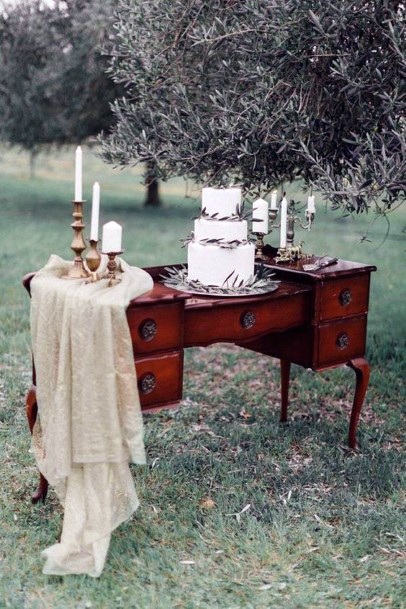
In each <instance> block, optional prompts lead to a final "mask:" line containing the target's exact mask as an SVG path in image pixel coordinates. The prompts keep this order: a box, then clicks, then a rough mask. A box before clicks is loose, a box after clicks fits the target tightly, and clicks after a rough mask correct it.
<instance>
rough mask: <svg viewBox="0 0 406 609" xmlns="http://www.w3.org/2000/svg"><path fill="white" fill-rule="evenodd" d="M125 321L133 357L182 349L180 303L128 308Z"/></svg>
mask: <svg viewBox="0 0 406 609" xmlns="http://www.w3.org/2000/svg"><path fill="white" fill-rule="evenodd" d="M127 320H128V325H129V328H130V333H131V340H132V343H133V350H134V356H135V357H137V356H138V355H141V354H144V353H145V354H147V353H152V352H156V351H166V350H169V349H180V348H181V347H182V338H183V303H182V302H178V303H169V304H161V305H152V306H149V307H145V306H144V307H130V308H128V309H127Z"/></svg>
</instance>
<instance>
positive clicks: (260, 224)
mask: <svg viewBox="0 0 406 609" xmlns="http://www.w3.org/2000/svg"><path fill="white" fill-rule="evenodd" d="M252 232H253V233H263V234H264V235H267V234H268V201H265V200H264V199H257V200H256V201H254V203H253V204H252Z"/></svg>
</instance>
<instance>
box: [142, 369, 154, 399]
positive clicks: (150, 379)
mask: <svg viewBox="0 0 406 609" xmlns="http://www.w3.org/2000/svg"><path fill="white" fill-rule="evenodd" d="M138 386H139V389H140V391H141V393H144V394H146V393H151V391H153V390H154V389H155V386H156V378H155V375H154V374H152V372H148V373H147V374H144V376H142V377H141V378H140V380H139V382H138Z"/></svg>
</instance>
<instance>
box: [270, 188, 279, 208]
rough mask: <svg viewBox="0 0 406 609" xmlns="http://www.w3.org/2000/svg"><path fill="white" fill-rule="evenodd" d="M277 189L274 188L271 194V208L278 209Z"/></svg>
mask: <svg viewBox="0 0 406 609" xmlns="http://www.w3.org/2000/svg"><path fill="white" fill-rule="evenodd" d="M277 194H278V193H277V191H276V190H273V191H272V194H271V209H278V206H277V204H276V196H277Z"/></svg>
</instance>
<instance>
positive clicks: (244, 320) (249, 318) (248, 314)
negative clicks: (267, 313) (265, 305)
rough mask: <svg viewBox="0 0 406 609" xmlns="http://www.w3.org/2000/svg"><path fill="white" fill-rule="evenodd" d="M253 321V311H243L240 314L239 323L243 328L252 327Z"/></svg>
mask: <svg viewBox="0 0 406 609" xmlns="http://www.w3.org/2000/svg"><path fill="white" fill-rule="evenodd" d="M255 322H256V319H255V313H253V312H252V311H245V313H243V314H242V315H241V319H240V323H241V325H242V327H243V328H244V329H245V330H249V328H252V327H253V326H254V325H255Z"/></svg>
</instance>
